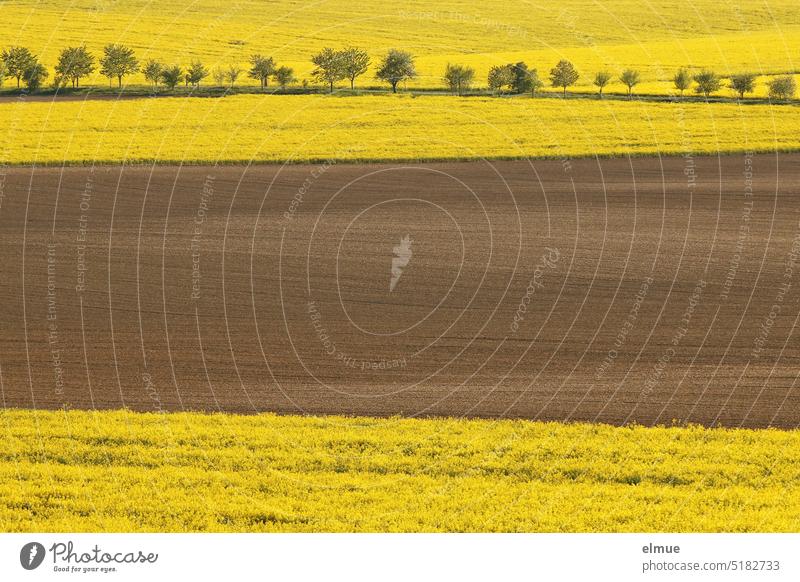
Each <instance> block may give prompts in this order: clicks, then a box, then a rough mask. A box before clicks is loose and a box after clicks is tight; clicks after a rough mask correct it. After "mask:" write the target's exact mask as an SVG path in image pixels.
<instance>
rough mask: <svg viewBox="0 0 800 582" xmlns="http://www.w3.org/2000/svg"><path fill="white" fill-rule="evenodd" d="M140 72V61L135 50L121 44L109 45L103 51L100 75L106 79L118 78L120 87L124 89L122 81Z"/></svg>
mask: <svg viewBox="0 0 800 582" xmlns="http://www.w3.org/2000/svg"><path fill="white" fill-rule="evenodd" d="M138 70H139V61H138V60H137V59H136V56H135V55H134V52H133V49H131V48H128V47H126V46H124V45H121V44H109V45H106V46H105V48H104V49H103V58H101V59H100V73H101V74H102V75H103V76H104V77H108V82H109V84H111V79H113V78H114V77H116V78H117V83H118V85H119V87H122V79H123V77H126V76H127V75H132V74H133V73H135V72H136V71H138Z"/></svg>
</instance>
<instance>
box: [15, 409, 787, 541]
mask: <svg viewBox="0 0 800 582" xmlns="http://www.w3.org/2000/svg"><path fill="white" fill-rule="evenodd" d="M0 431H2V435H3V447H2V449H1V450H0V455H1V456H2V462H0V529H2V530H3V531H12V532H13V531H126V532H131V531H292V532H294V531H453V530H455V531H531V532H533V531H536V532H538V531H645V532H649V531H683V532H692V531H728V532H741V531H764V532H766V531H794V530H796V528H797V523H798V519H800V432H798V431H778V430H730V429H705V428H701V427H689V428H678V427H670V428H643V427H626V428H615V427H611V426H606V425H590V424H560V423H539V422H530V421H512V420H502V421H487V420H445V419H437V420H419V419H398V418H391V419H375V418H344V417H325V418H321V417H298V416H275V415H272V414H266V415H256V416H235V415H221V414H194V413H180V414H143V413H134V412H127V411H113V412H84V411H68V412H65V411H49V412H42V411H30V410H27V411H23V410H4V411H2V412H0Z"/></svg>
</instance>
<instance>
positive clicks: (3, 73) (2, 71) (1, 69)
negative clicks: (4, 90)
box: [0, 59, 8, 87]
mask: <svg viewBox="0 0 800 582" xmlns="http://www.w3.org/2000/svg"><path fill="white" fill-rule="evenodd" d="M6 77H8V71H7V70H6V64H5V62H4V61H3V59H0V87H2V86H3V81H5V78H6Z"/></svg>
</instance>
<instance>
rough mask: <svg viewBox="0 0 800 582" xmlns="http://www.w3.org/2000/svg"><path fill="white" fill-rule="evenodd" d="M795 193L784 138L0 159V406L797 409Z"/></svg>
mask: <svg viewBox="0 0 800 582" xmlns="http://www.w3.org/2000/svg"><path fill="white" fill-rule="evenodd" d="M799 189H800V155H794V154H792V155H780V156H778V155H759V156H754V157H747V156H744V155H738V156H729V157H721V158H716V157H706V158H700V157H697V158H691V157H675V158H664V159H661V158H639V159H632V160H627V159H616V160H577V161H564V162H560V161H535V162H470V163H430V164H414V163H406V164H376V165H335V164H334V165H330V166H324V165H316V166H286V167H281V166H258V167H220V168H214V167H186V168H178V167H153V168H150V167H132V168H131V167H127V168H122V167H97V168H89V167H86V168H65V169H59V168H42V169H35V168H13V169H0V240H1V241H2V252H1V253H0V276H1V277H2V278H0V388H1V392H2V399H3V405H4V406H6V407H11V406H14V407H36V408H58V407H62V406H67V407H79V408H98V409H100V408H119V407H128V408H131V409H135V410H143V411H153V410H205V411H218V410H219V411H230V412H244V413H254V412H262V411H277V412H281V413H309V414H319V413H337V414H363V415H381V416H383V415H395V414H401V415H424V416H427V415H448V416H483V417H522V418H529V419H540V420H558V421H564V420H588V421H598V422H608V423H614V424H624V423H629V422H634V421H635V422H638V423H642V424H647V425H650V424H669V423H672V422H673V421H678V422H694V423H702V424H705V425H725V426H752V427H764V426H780V427H796V426H797V425H798V423H799V422H800V390H799V389H798V386H797V384H798V371H799V370H800V339H799V338H798V334H797V322H798V317H800V261H799V259H800V196H798V190H799ZM403 239H406V240H407V242H403ZM393 279H394V284H393V283H392V281H393Z"/></svg>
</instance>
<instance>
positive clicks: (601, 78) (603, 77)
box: [592, 71, 611, 99]
mask: <svg viewBox="0 0 800 582" xmlns="http://www.w3.org/2000/svg"><path fill="white" fill-rule="evenodd" d="M610 82H611V73H609V72H608V71H600V72H598V73H596V74H595V76H594V81H592V83H594V86H595V87H597V89H598V95H600V99H602V98H603V89H604V88H605V86H606V85H608V84H609V83H610Z"/></svg>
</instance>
